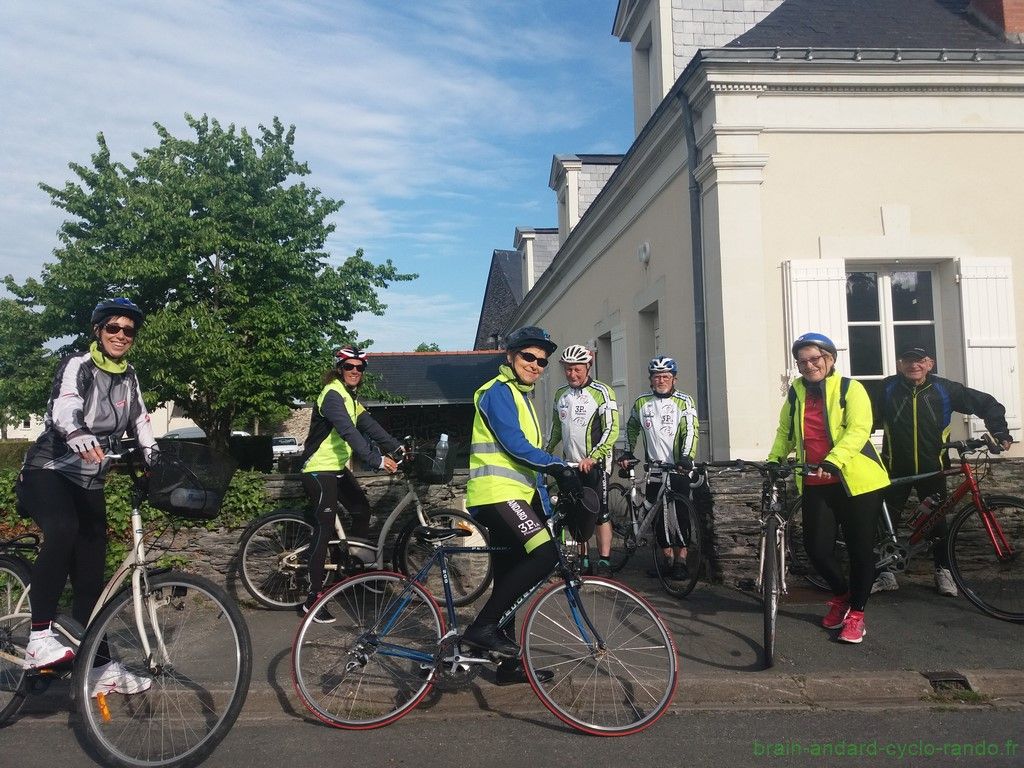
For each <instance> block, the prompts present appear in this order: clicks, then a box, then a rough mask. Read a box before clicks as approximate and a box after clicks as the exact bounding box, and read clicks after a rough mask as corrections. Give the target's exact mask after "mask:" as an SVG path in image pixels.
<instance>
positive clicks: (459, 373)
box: [365, 350, 505, 406]
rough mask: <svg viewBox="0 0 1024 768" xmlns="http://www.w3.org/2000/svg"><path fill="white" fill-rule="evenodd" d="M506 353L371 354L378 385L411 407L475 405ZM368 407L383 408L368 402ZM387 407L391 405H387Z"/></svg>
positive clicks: (372, 367)
mask: <svg viewBox="0 0 1024 768" xmlns="http://www.w3.org/2000/svg"><path fill="white" fill-rule="evenodd" d="M504 359H505V353H504V352H495V351H494V350H487V351H480V352H380V353H376V352H375V353H372V354H371V355H370V370H371V371H373V373H374V374H375V375H377V376H379V377H380V379H379V381H378V385H379V386H380V387H381V388H382V389H384V390H386V391H388V392H391V393H392V394H395V395H401V396H402V397H404V398H405V401H404V402H402V403H399V404H398V405H401V406H409V405H450V404H454V403H472V402H473V394H474V393H475V392H476V391H477V389H479V388H480V385H481V384H483V383H484V382H485V381H488V380H489V379H492V378H494V377H495V376H497V375H498V365H499V364H500V363H501V362H503V361H504ZM365 404H366V405H381V403H379V402H377V401H373V400H366V401H365ZM385 405H388V404H387V403H385Z"/></svg>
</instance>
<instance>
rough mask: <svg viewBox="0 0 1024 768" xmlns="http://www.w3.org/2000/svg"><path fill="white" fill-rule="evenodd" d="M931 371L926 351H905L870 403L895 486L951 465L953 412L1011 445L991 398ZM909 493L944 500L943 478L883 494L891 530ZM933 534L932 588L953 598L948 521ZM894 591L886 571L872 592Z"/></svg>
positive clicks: (1002, 413) (1000, 409)
mask: <svg viewBox="0 0 1024 768" xmlns="http://www.w3.org/2000/svg"><path fill="white" fill-rule="evenodd" d="M934 367H935V360H934V358H933V357H932V355H931V353H929V352H928V351H927V350H925V349H923V348H922V347H909V348H907V349H904V350H903V352H902V353H901V354H900V356H899V359H897V361H896V368H897V370H898V371H899V375H897V376H889V377H888V378H886V379H885V380H884V381H883V382H882V388H881V390H880V391H876V397H875V402H874V403H873V404H872V405H873V408H874V411H875V426H876V428H877V427H878V426H881V427H882V428H883V429H884V430H885V438H884V442H883V443H882V459H883V460H884V461H885V464H886V468H887V469H888V470H889V476H890V477H891V478H892V479H893V481H894V483H895V481H896V480H897V479H898V478H900V477H906V476H907V475H918V474H922V473H925V472H938V471H940V470H942V469H944V468H946V467H948V466H949V458H948V456H947V455H946V452H945V451H943V450H942V449H941V446H942V444H943V443H945V442H948V440H949V431H950V422H951V421H952V415H953V412H954V411H956V412H957V413H963V414H968V415H972V416H977V417H979V418H981V419H982V420H984V422H985V429H987V430H988V431H989V433H990V434H991V435H992V437H993V438H995V440H996V441H997V442H999V443H1000V444H1001V445H1002V447H1003V448H1004V449H1006V448H1009V447H1010V444H1011V443H1012V442H1013V438H1011V437H1010V433H1009V430H1008V428H1007V425H1006V409H1005V408H1004V407H1003V406H1002V405H1001V404H1000V403H999V402H998V401H997V400H996V399H995V398H994V397H992V395H989V394H986V393H985V392H979V391H978V390H976V389H971V388H969V387H965V386H964V385H963V384H960V383H959V382H956V381H950V380H949V379H943V378H941V377H939V376H933V375H932V373H931V372H932V369H933V368H934ZM911 489H913V490H915V491H916V493H917V498H918V501H921V500H923V499H926V498H928V497H929V496H932V495H938V496H939V497H941V498H945V497H946V478H945V477H944V476H943V475H935V476H932V477H928V478H925V479H923V480H918V481H917V482H915V483H911V484H904V485H895V484H894V485H893V486H892V487H891V488H890V489H889V490H888V491H887V492H886V494H885V500H886V504H887V505H888V507H889V512H890V514H891V515H892V517H893V526H894V527H898V526H899V520H900V517H901V515H902V512H903V508H904V506H905V505H906V503H907V499H909V498H910V492H911ZM932 534H933V536H934V537H935V542H934V544H933V555H934V559H935V586H936V588H937V589H938V591H939V593H940V594H943V595H946V596H948V597H956V595H957V589H956V585H955V584H954V583H953V577H952V576H951V574H950V572H949V559H948V557H947V555H946V537H947V535H948V528H947V526H946V521H945V520H942V521H940V522H939V523H938V524H937V525H936V526H935V528H934V529H933V531H932ZM898 588H899V585H898V584H897V583H896V577H895V575H893V574H892V573H891V572H888V571H884V572H882V573H881V574H879V576H878V578H877V579H876V580H875V584H874V586H873V587H872V589H871V591H872V592H883V591H891V590H894V589H898Z"/></svg>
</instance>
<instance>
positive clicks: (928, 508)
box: [907, 493, 942, 528]
mask: <svg viewBox="0 0 1024 768" xmlns="http://www.w3.org/2000/svg"><path fill="white" fill-rule="evenodd" d="M941 504H942V497H941V496H939V494H937V493H933V494H932V495H931V496H926V497H925V498H924V499H922V500H921V503H920V504H918V506H917V509H915V510H914V514H913V515H911V516H910V520H908V521H907V523H908V525H909V526H910V527H911V528H917V526H918V525H919V524H921V523H923V522H924V521H925V520H927V519H928V516H929V515H931V513H932V511H933V510H934V509H935V508H936V507H938V506H939V505H941Z"/></svg>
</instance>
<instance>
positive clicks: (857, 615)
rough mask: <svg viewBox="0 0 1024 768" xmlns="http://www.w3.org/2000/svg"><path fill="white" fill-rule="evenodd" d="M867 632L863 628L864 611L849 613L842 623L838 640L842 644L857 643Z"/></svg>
mask: <svg viewBox="0 0 1024 768" xmlns="http://www.w3.org/2000/svg"><path fill="white" fill-rule="evenodd" d="M867 633H868V631H867V630H866V629H865V628H864V611H850V613H849V615H848V616H847V617H846V621H844V622H843V630H842V631H841V632H840V633H839V639H840V640H841V641H842V642H844V643H859V642H860V641H861V640H863V639H864V635H866V634H867Z"/></svg>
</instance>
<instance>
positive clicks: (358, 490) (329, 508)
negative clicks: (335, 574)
mask: <svg viewBox="0 0 1024 768" xmlns="http://www.w3.org/2000/svg"><path fill="white" fill-rule="evenodd" d="M302 487H303V488H304V489H305V490H306V495H307V496H309V499H310V501H312V502H313V539H312V541H311V542H310V545H309V591H310V594H315V593H317V592H319V591H320V589H321V587H323V585H324V561H325V560H326V559H327V542H329V541H330V540H331V538H332V537H333V536H334V518H335V515H337V514H338V512H339V511H340V509H339V506H338V503H339V501H340V502H341V504H342V505H343V506H344V508H345V509H346V510H347V511H348V513H349V515H350V516H351V519H352V522H351V524H350V525H349V528H348V530H347V531H345V535H346V536H347V537H348V538H352V539H365V538H366V537H367V536H368V535H369V533H370V502H369V500H368V499H367V498H366V492H365V491H364V490H363V489H362V487H361V486H360V485H359V483H357V482H356V478H355V476H354V475H353V474H352V473H351V472H350V471H349V470H347V469H343V470H341V471H340V472H307V473H305V474H303V475H302Z"/></svg>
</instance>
